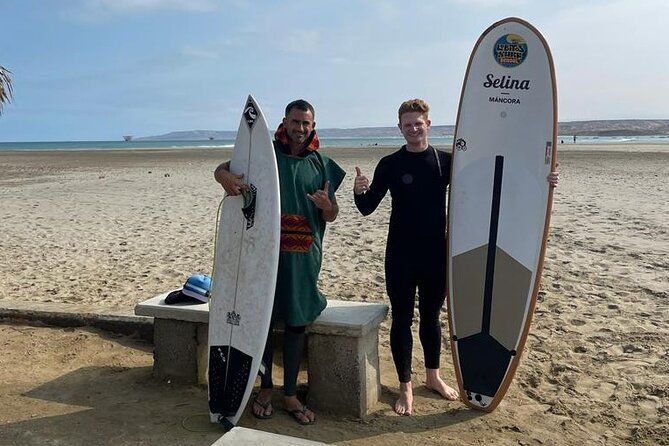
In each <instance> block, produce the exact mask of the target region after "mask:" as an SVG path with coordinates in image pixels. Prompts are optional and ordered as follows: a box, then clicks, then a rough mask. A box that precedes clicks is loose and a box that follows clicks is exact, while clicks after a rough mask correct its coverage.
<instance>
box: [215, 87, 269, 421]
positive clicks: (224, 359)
mask: <svg viewBox="0 0 669 446" xmlns="http://www.w3.org/2000/svg"><path fill="white" fill-rule="evenodd" d="M230 171H231V172H233V173H236V174H243V175H244V177H243V181H244V182H245V183H246V185H247V186H248V189H247V191H246V192H245V193H244V194H243V195H239V196H227V197H225V198H223V201H222V202H221V205H220V206H219V215H218V227H217V232H216V248H215V254H214V269H213V274H212V290H211V299H210V302H209V368H208V372H209V412H210V419H211V421H212V422H221V423H223V424H226V425H228V426H230V425H232V426H234V425H236V424H237V421H239V418H240V416H241V414H242V412H243V410H244V408H245V406H246V403H247V401H248V399H249V396H250V394H251V391H252V389H253V385H254V383H255V380H256V376H257V374H258V370H259V369H260V365H261V359H262V353H263V350H264V347H265V341H266V339H267V333H268V330H269V324H270V317H271V315H272V305H273V303H274V291H275V286H276V276H277V268H278V263H279V242H280V228H281V227H280V215H281V202H280V198H279V174H278V170H277V164H276V157H275V154H274V148H273V146H272V139H271V136H270V133H269V130H268V127H267V122H266V121H265V117H264V115H263V113H262V111H261V109H260V107H259V106H258V103H257V102H256V101H255V100H254V99H253V97H252V96H249V97H248V99H247V101H246V104H245V106H244V111H243V113H242V118H241V122H240V124H239V130H238V132H237V139H236V141H235V146H234V149H233V151H232V158H231V160H230Z"/></svg>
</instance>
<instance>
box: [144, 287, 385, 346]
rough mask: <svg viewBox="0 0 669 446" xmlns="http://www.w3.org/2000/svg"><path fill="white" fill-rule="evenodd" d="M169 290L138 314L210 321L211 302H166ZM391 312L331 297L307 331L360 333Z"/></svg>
mask: <svg viewBox="0 0 669 446" xmlns="http://www.w3.org/2000/svg"><path fill="white" fill-rule="evenodd" d="M168 294H169V292H167V293H163V294H160V295H158V296H155V297H153V298H151V299H148V300H145V301H144V302H141V303H139V304H137V306H136V307H135V314H136V315H138V316H150V317H156V318H161V319H173V320H180V321H188V322H198V323H203V324H208V323H209V304H207V303H184V302H182V303H178V304H173V305H166V304H165V297H167V295H168ZM387 314H388V306H387V305H385V304H379V303H367V302H349V301H342V300H328V306H327V308H326V309H325V310H323V313H322V314H321V315H320V316H319V317H318V318H317V319H316V320H315V321H314V323H313V324H311V325H310V326H309V327H308V329H307V332H308V333H317V334H324V335H335V336H351V337H361V336H364V335H365V334H367V333H368V332H369V331H370V330H372V329H374V328H376V327H377V326H378V325H379V324H380V323H381V321H383V319H385V317H386V315H387Z"/></svg>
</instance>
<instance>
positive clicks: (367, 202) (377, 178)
mask: <svg viewBox="0 0 669 446" xmlns="http://www.w3.org/2000/svg"><path fill="white" fill-rule="evenodd" d="M385 164H386V163H385V162H384V160H383V159H382V160H381V161H380V162H379V164H378V165H377V166H376V169H375V170H374V179H373V180H372V183H371V184H370V185H369V190H368V191H367V192H366V193H364V194H360V195H355V194H353V198H354V199H355V206H356V207H357V208H358V210H359V211H360V213H361V214H362V215H369V214H371V213H372V212H374V211H375V210H376V208H377V207H378V205H379V203H381V200H383V197H385V196H386V192H388V175H387V174H386V173H385V171H386V169H385V167H384V166H385Z"/></svg>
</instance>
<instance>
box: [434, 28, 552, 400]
mask: <svg viewBox="0 0 669 446" xmlns="http://www.w3.org/2000/svg"><path fill="white" fill-rule="evenodd" d="M556 140H557V87H556V81H555V69H554V65H553V60H552V56H551V53H550V49H549V47H548V44H547V42H546V40H545V39H544V38H543V36H542V35H541V34H540V33H539V31H538V30H537V29H536V28H534V27H533V26H532V25H530V24H529V23H528V22H526V21H524V20H522V19H519V18H516V17H509V18H506V19H504V20H501V21H499V22H497V23H495V24H493V25H492V26H490V27H489V28H488V29H487V30H486V31H484V33H483V34H482V35H481V37H480V38H479V39H478V41H477V42H476V45H475V46H474V49H473V51H472V55H471V57H470V59H469V63H468V66H467V72H466V74H465V79H464V82H463V87H462V95H461V98H460V106H459V110H458V118H457V123H456V130H455V137H454V148H453V162H452V171H451V186H450V192H449V206H448V207H449V212H448V237H449V243H448V283H449V286H448V299H447V302H448V308H449V328H450V332H451V339H450V342H451V350H452V353H453V362H454V365H455V369H456V377H457V380H458V385H459V387H460V393H461V395H462V397H463V401H464V402H465V404H467V405H469V406H470V407H473V408H476V409H480V410H484V411H492V410H494V409H495V408H496V407H497V405H498V404H499V403H500V402H501V400H502V398H503V397H504V395H505V393H506V391H507V390H508V388H509V385H510V384H511V382H512V380H513V376H514V374H515V372H516V369H517V367H518V364H519V362H520V357H521V354H522V351H523V348H524V346H525V342H526V339H527V334H528V332H529V329H530V324H531V321H532V315H533V313H534V307H535V305H536V300H537V294H538V291H539V286H540V281H541V272H542V269H543V261H544V253H545V250H546V241H547V237H548V231H549V222H550V215H551V208H552V197H553V191H552V188H551V187H549V185H548V183H547V179H546V177H547V175H548V174H549V172H551V171H553V170H555V169H556V164H557V152H556V147H557V146H556Z"/></svg>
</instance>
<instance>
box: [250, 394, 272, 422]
mask: <svg viewBox="0 0 669 446" xmlns="http://www.w3.org/2000/svg"><path fill="white" fill-rule="evenodd" d="M256 404H257V405H258V406H260V407H262V413H261V414H257V413H256V411H255V410H253V409H254V408H255V407H254V408H253V409H251V413H252V414H253V416H254V417H256V418H258V419H259V420H268V419H270V418H272V415H274V407H272V400H269V401H265V402H264V403H263V402H261V401H259V400H258V398H256V399H254V400H253V405H254V406H255V405H256ZM267 410H269V414H268V413H267Z"/></svg>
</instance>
